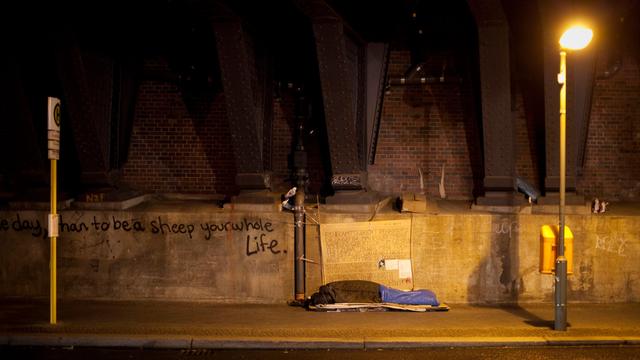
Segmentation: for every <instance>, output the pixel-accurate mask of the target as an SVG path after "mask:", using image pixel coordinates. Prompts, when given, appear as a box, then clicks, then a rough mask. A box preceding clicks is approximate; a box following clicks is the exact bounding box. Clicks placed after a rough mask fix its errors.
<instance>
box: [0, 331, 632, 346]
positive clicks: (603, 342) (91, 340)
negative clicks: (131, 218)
mask: <svg viewBox="0 0 640 360" xmlns="http://www.w3.org/2000/svg"><path fill="white" fill-rule="evenodd" d="M598 345H599V346H611V345H640V337H638V336H629V337H617V336H584V337H538V336H531V337H365V338H356V337H354V338H310V337H300V338H295V337H294V338H292V337H190V336H145V335H130V336H129V335H105V334H100V335H85V334H64V335H59V334H40V335H34V334H13V335H0V346H52V347H74V346H78V347H128V348H147V349H261V350H265V349H298V350H301V349H342V350H344V349H356V350H366V349H419V348H434V347H536V346H598Z"/></svg>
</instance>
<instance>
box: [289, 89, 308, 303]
mask: <svg viewBox="0 0 640 360" xmlns="http://www.w3.org/2000/svg"><path fill="white" fill-rule="evenodd" d="M306 117H307V105H306V101H305V98H304V95H303V94H302V93H301V89H300V88H299V89H298V96H297V99H296V127H297V129H296V146H295V150H294V151H293V167H294V169H295V178H296V187H297V190H296V195H295V207H294V223H295V233H294V247H295V266H294V272H295V300H296V301H297V302H304V299H305V263H304V259H305V214H304V197H305V185H306V182H307V178H308V174H307V153H306V151H305V149H304V143H303V141H304V139H303V138H304V121H305V118H306Z"/></svg>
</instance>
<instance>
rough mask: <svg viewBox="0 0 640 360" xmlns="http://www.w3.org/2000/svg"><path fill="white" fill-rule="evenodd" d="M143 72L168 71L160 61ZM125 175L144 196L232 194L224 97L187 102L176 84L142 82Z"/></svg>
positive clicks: (192, 98)
mask: <svg viewBox="0 0 640 360" xmlns="http://www.w3.org/2000/svg"><path fill="white" fill-rule="evenodd" d="M145 69H146V70H147V71H149V70H154V71H160V72H163V71H164V72H166V71H169V70H168V66H167V65H166V63H165V62H164V61H163V60H162V59H153V60H148V61H147V62H146V63H145ZM212 96H213V97H212ZM122 172H123V181H124V182H125V183H127V184H128V185H130V186H132V187H134V188H137V189H141V190H145V191H151V192H182V193H222V194H228V193H233V192H234V191H235V190H236V189H235V185H234V177H235V172H236V171H235V162H234V157H233V149H232V145H231V143H230V135H229V129H228V126H227V121H226V111H225V100H224V94H222V93H218V94H216V95H211V96H202V97H196V96H188V97H185V96H183V93H182V92H181V89H180V87H179V86H178V85H177V84H176V83H175V82H170V81H166V80H160V79H154V80H145V81H143V82H142V84H141V86H140V88H139V90H138V98H137V102H136V108H135V118H134V124H133V131H132V134H131V145H130V148H129V156H128V161H127V163H126V164H125V166H124V167H123V169H122Z"/></svg>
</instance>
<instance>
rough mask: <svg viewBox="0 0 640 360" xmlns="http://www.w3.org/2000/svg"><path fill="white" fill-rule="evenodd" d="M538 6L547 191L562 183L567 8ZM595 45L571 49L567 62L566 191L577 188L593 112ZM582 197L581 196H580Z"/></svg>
mask: <svg viewBox="0 0 640 360" xmlns="http://www.w3.org/2000/svg"><path fill="white" fill-rule="evenodd" d="M538 6H539V10H540V15H541V21H542V28H543V29H544V34H543V41H544V107H545V112H544V114H545V153H546V157H545V158H546V164H545V180H544V188H545V192H546V193H556V192H558V190H559V186H560V159H559V157H558V153H559V152H560V143H559V138H560V127H559V125H558V124H559V120H558V119H559V115H558V109H559V108H560V103H559V87H558V69H559V66H560V65H559V64H560V55H559V51H560V48H559V45H558V40H559V39H560V36H561V35H562V31H563V30H564V29H562V25H563V24H564V21H565V20H566V19H564V18H563V15H567V14H569V13H568V9H567V8H566V4H563V3H562V2H556V1H548V0H539V1H538ZM594 65H595V56H594V53H593V49H588V48H587V49H583V50H581V51H580V53H579V54H578V53H570V54H569V55H568V63H567V71H568V76H567V80H568V81H567V100H568V111H567V127H566V132H567V135H566V191H567V192H575V190H576V179H577V176H578V165H579V161H578V159H581V158H582V154H581V152H584V147H583V146H581V144H584V143H585V140H586V135H587V131H586V130H587V124H588V118H589V116H590V106H591V92H592V88H593V76H594V71H595V67H594ZM578 200H581V199H578Z"/></svg>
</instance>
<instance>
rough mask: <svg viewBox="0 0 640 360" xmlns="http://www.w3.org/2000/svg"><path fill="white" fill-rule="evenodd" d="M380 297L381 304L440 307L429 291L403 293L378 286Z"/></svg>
mask: <svg viewBox="0 0 640 360" xmlns="http://www.w3.org/2000/svg"><path fill="white" fill-rule="evenodd" d="M380 297H381V298H382V302H389V303H396V304H405V305H431V306H440V302H438V299H437V298H436V294H434V293H433V291H431V290H414V291H404V290H398V289H394V288H390V287H386V286H384V285H380Z"/></svg>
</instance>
